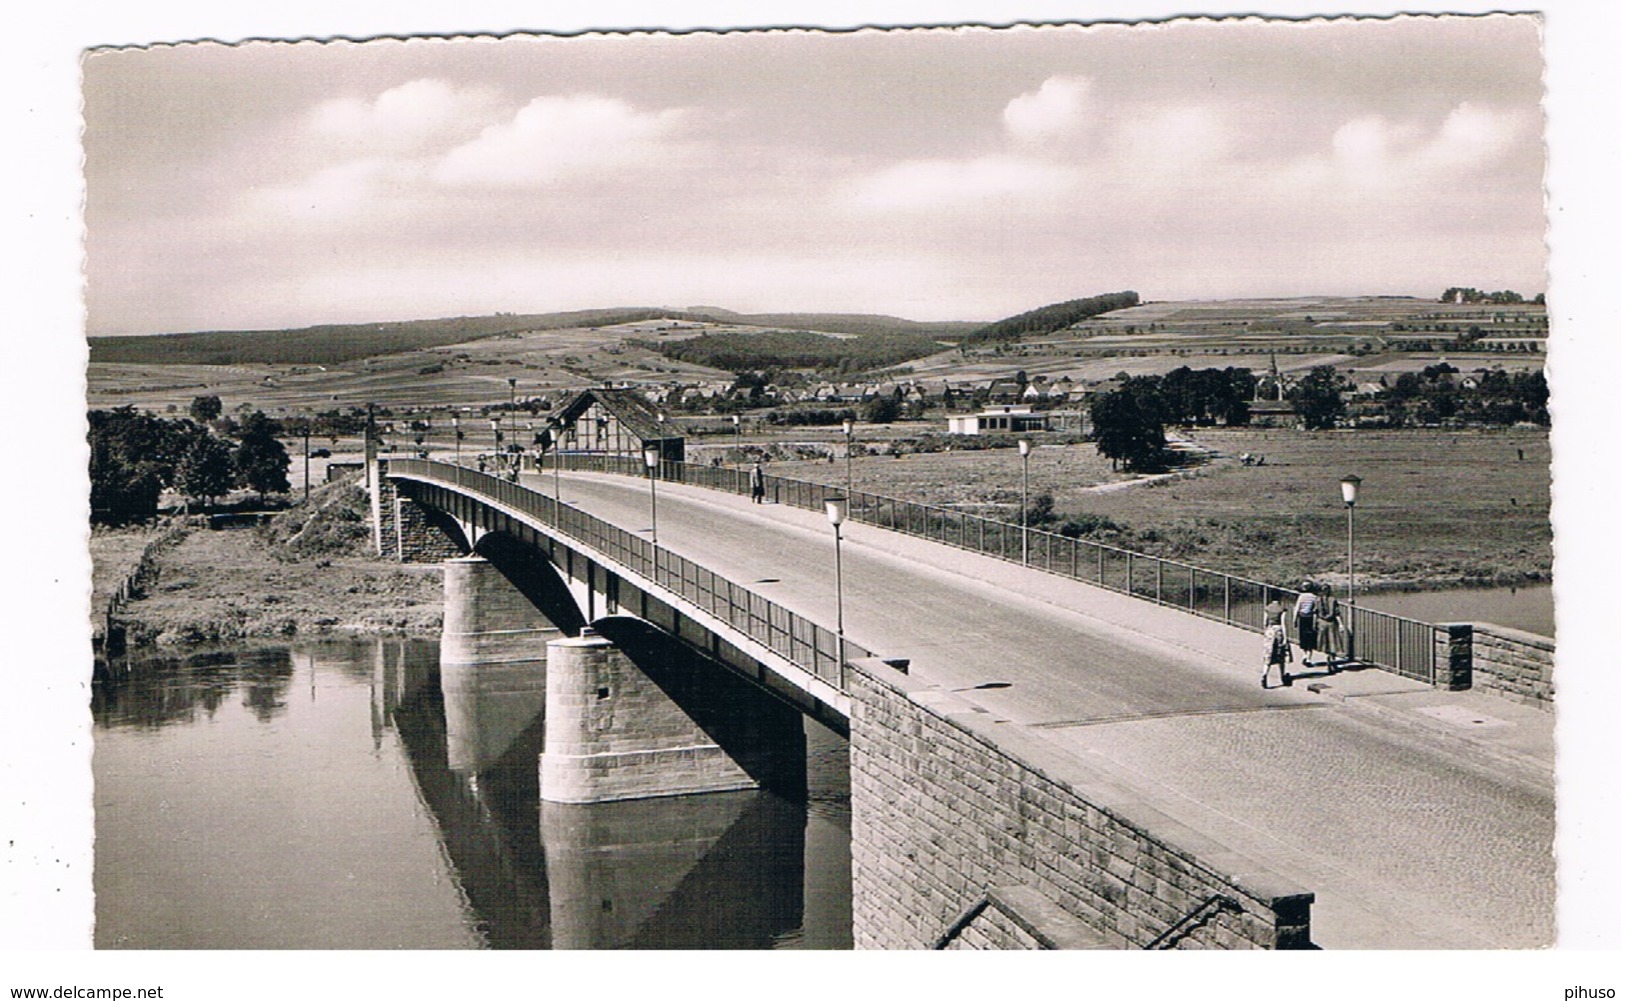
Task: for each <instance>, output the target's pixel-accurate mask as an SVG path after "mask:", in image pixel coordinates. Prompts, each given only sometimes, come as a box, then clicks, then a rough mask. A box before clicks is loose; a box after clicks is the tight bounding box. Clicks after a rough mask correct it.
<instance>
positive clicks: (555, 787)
mask: <svg viewBox="0 0 1625 1001" xmlns="http://www.w3.org/2000/svg"><path fill="white" fill-rule="evenodd" d="M547 663H548V668H547V708H546V710H545V711H546V719H547V724H546V736H545V738H544V741H543V745H542V760H541V798H542V799H543V800H544V801H546V802H551V803H603V802H610V801H614V800H623V799H641V798H646V797H651V796H681V795H685V794H688V793H700V792H723V791H728V790H735V789H754V788H756V786H757V783H756V781H755V780H754V779H752V778H751V777H750V775H749V774H748V773H747V772H746V771H745V770H744V769H743V768H741V767H740V766H739V765H738V764H736V763H735V762H734V760H733V759H732V758H730V757H729V756H728V754H727V753H726V752H725V751H724V750H723V749H722V748H721V747H720V746H718V745H717V743H716V742H715V741H713V740H712V739H711V738H710V737H709V736H708V735H707V734H706V733H705V731H704V730H701V729H700V728H699V726H697V725H696V724H695V723H694V721H693V720H692V719H690V718H689V716H688V715H687V714H685V713H684V712H683V710H682V709H681V708H679V707H678V706H677V705H676V704H675V703H673V702H672V701H671V699H670V698H669V697H668V696H667V695H666V693H665V692H663V691H662V690H661V689H660V687H659V686H658V685H656V684H655V683H654V682H653V681H651V680H649V678H648V676H647V675H645V674H644V673H643V671H642V670H641V669H640V668H639V667H638V666H637V665H636V664H635V663H633V662H632V660H631V658H630V657H628V656H627V655H626V654H625V653H623V652H621V651H620V650H619V649H617V648H616V647H615V645H614V644H613V643H611V642H610V641H609V640H608V639H605V638H604V637H602V636H596V635H590V634H586V633H584V634H583V635H581V636H579V637H575V638H572V639H561V640H554V641H553V642H551V643H549V644H548V645H547Z"/></svg>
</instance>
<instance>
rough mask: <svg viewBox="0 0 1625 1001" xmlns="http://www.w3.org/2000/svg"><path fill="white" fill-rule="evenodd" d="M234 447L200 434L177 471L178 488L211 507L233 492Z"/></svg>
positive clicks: (212, 436) (183, 457) (200, 432)
mask: <svg viewBox="0 0 1625 1001" xmlns="http://www.w3.org/2000/svg"><path fill="white" fill-rule="evenodd" d="M231 481H232V463H231V446H230V445H228V444H226V443H225V442H224V441H221V440H220V439H219V438H216V437H215V436H214V435H212V434H210V433H209V432H207V431H202V430H200V431H198V432H197V434H196V436H195V437H194V438H193V439H192V443H191V445H190V447H188V448H187V450H186V454H185V455H183V456H182V457H181V462H180V467H179V468H178V469H177V470H176V484H175V485H176V486H177V487H179V488H180V491H181V492H182V493H184V494H185V495H186V496H188V497H193V498H196V499H197V500H200V501H202V502H203V503H204V505H205V506H207V505H208V504H209V503H210V502H212V501H213V500H214V499H215V498H217V497H224V496H225V495H226V494H227V493H228V492H229V491H230V490H231Z"/></svg>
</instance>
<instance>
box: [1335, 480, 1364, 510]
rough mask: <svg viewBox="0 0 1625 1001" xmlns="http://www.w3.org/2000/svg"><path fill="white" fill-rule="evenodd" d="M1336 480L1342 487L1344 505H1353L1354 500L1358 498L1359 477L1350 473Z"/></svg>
mask: <svg viewBox="0 0 1625 1001" xmlns="http://www.w3.org/2000/svg"><path fill="white" fill-rule="evenodd" d="M1338 482H1339V485H1340V486H1342V488H1343V504H1344V506H1346V507H1353V506H1354V502H1355V501H1357V500H1359V499H1360V478H1359V477H1358V476H1354V475H1352V474H1351V475H1349V476H1345V477H1343V478H1342V480H1340V481H1338Z"/></svg>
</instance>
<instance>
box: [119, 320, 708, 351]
mask: <svg viewBox="0 0 1625 1001" xmlns="http://www.w3.org/2000/svg"><path fill="white" fill-rule="evenodd" d="M660 317H671V318H673V319H696V320H700V319H706V318H705V317H699V316H690V315H688V314H686V313H682V312H673V311H672V310H669V309H662V308H658V307H650V308H635V307H634V308H621V309H587V310H577V311H575V312H568V313H531V314H521V313H497V314H495V315H493V316H454V317H446V318H442V319H438V320H400V321H392V322H386V323H347V324H322V325H321V326H316V327H303V328H300V329H297V330H213V331H203V332H199V333H190V334H155V335H152V336H149V337H92V338H90V360H91V361H93V362H113V361H117V362H140V363H148V364H192V365H241V364H247V363H251V362H261V363H265V364H272V365H287V364H301V363H302V364H309V365H332V364H337V363H340V362H346V361H354V360H355V359H357V358H370V357H372V356H373V355H382V354H391V353H394V352H397V351H415V350H418V349H420V348H434V347H440V346H442V345H446V344H460V343H462V342H463V341H471V340H476V339H478V338H481V337H495V336H497V335H499V334H508V333H517V332H519V331H525V330H550V329H557V328H563V327H580V326H609V325H612V324H616V323H632V322H635V321H638V320H652V319H657V318H660Z"/></svg>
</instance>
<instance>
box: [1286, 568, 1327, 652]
mask: <svg viewBox="0 0 1625 1001" xmlns="http://www.w3.org/2000/svg"><path fill="white" fill-rule="evenodd" d="M1319 606H1320V595H1318V594H1316V593H1315V582H1314V581H1312V580H1306V581H1304V582H1303V588H1302V589H1301V590H1300V591H1299V592H1298V600H1297V602H1296V603H1295V604H1294V605H1293V606H1292V615H1293V618H1294V620H1295V624H1296V625H1297V633H1298V647H1299V649H1301V650H1302V651H1303V666H1304V667H1308V666H1309V665H1310V663H1311V661H1310V659H1309V658H1310V655H1311V654H1313V653H1314V652H1315V650H1316V649H1317V645H1316V641H1317V640H1318V639H1319V635H1318V634H1319V632H1320V626H1319V623H1317V622H1316V620H1315V609H1316V608H1318V607H1319Z"/></svg>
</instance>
